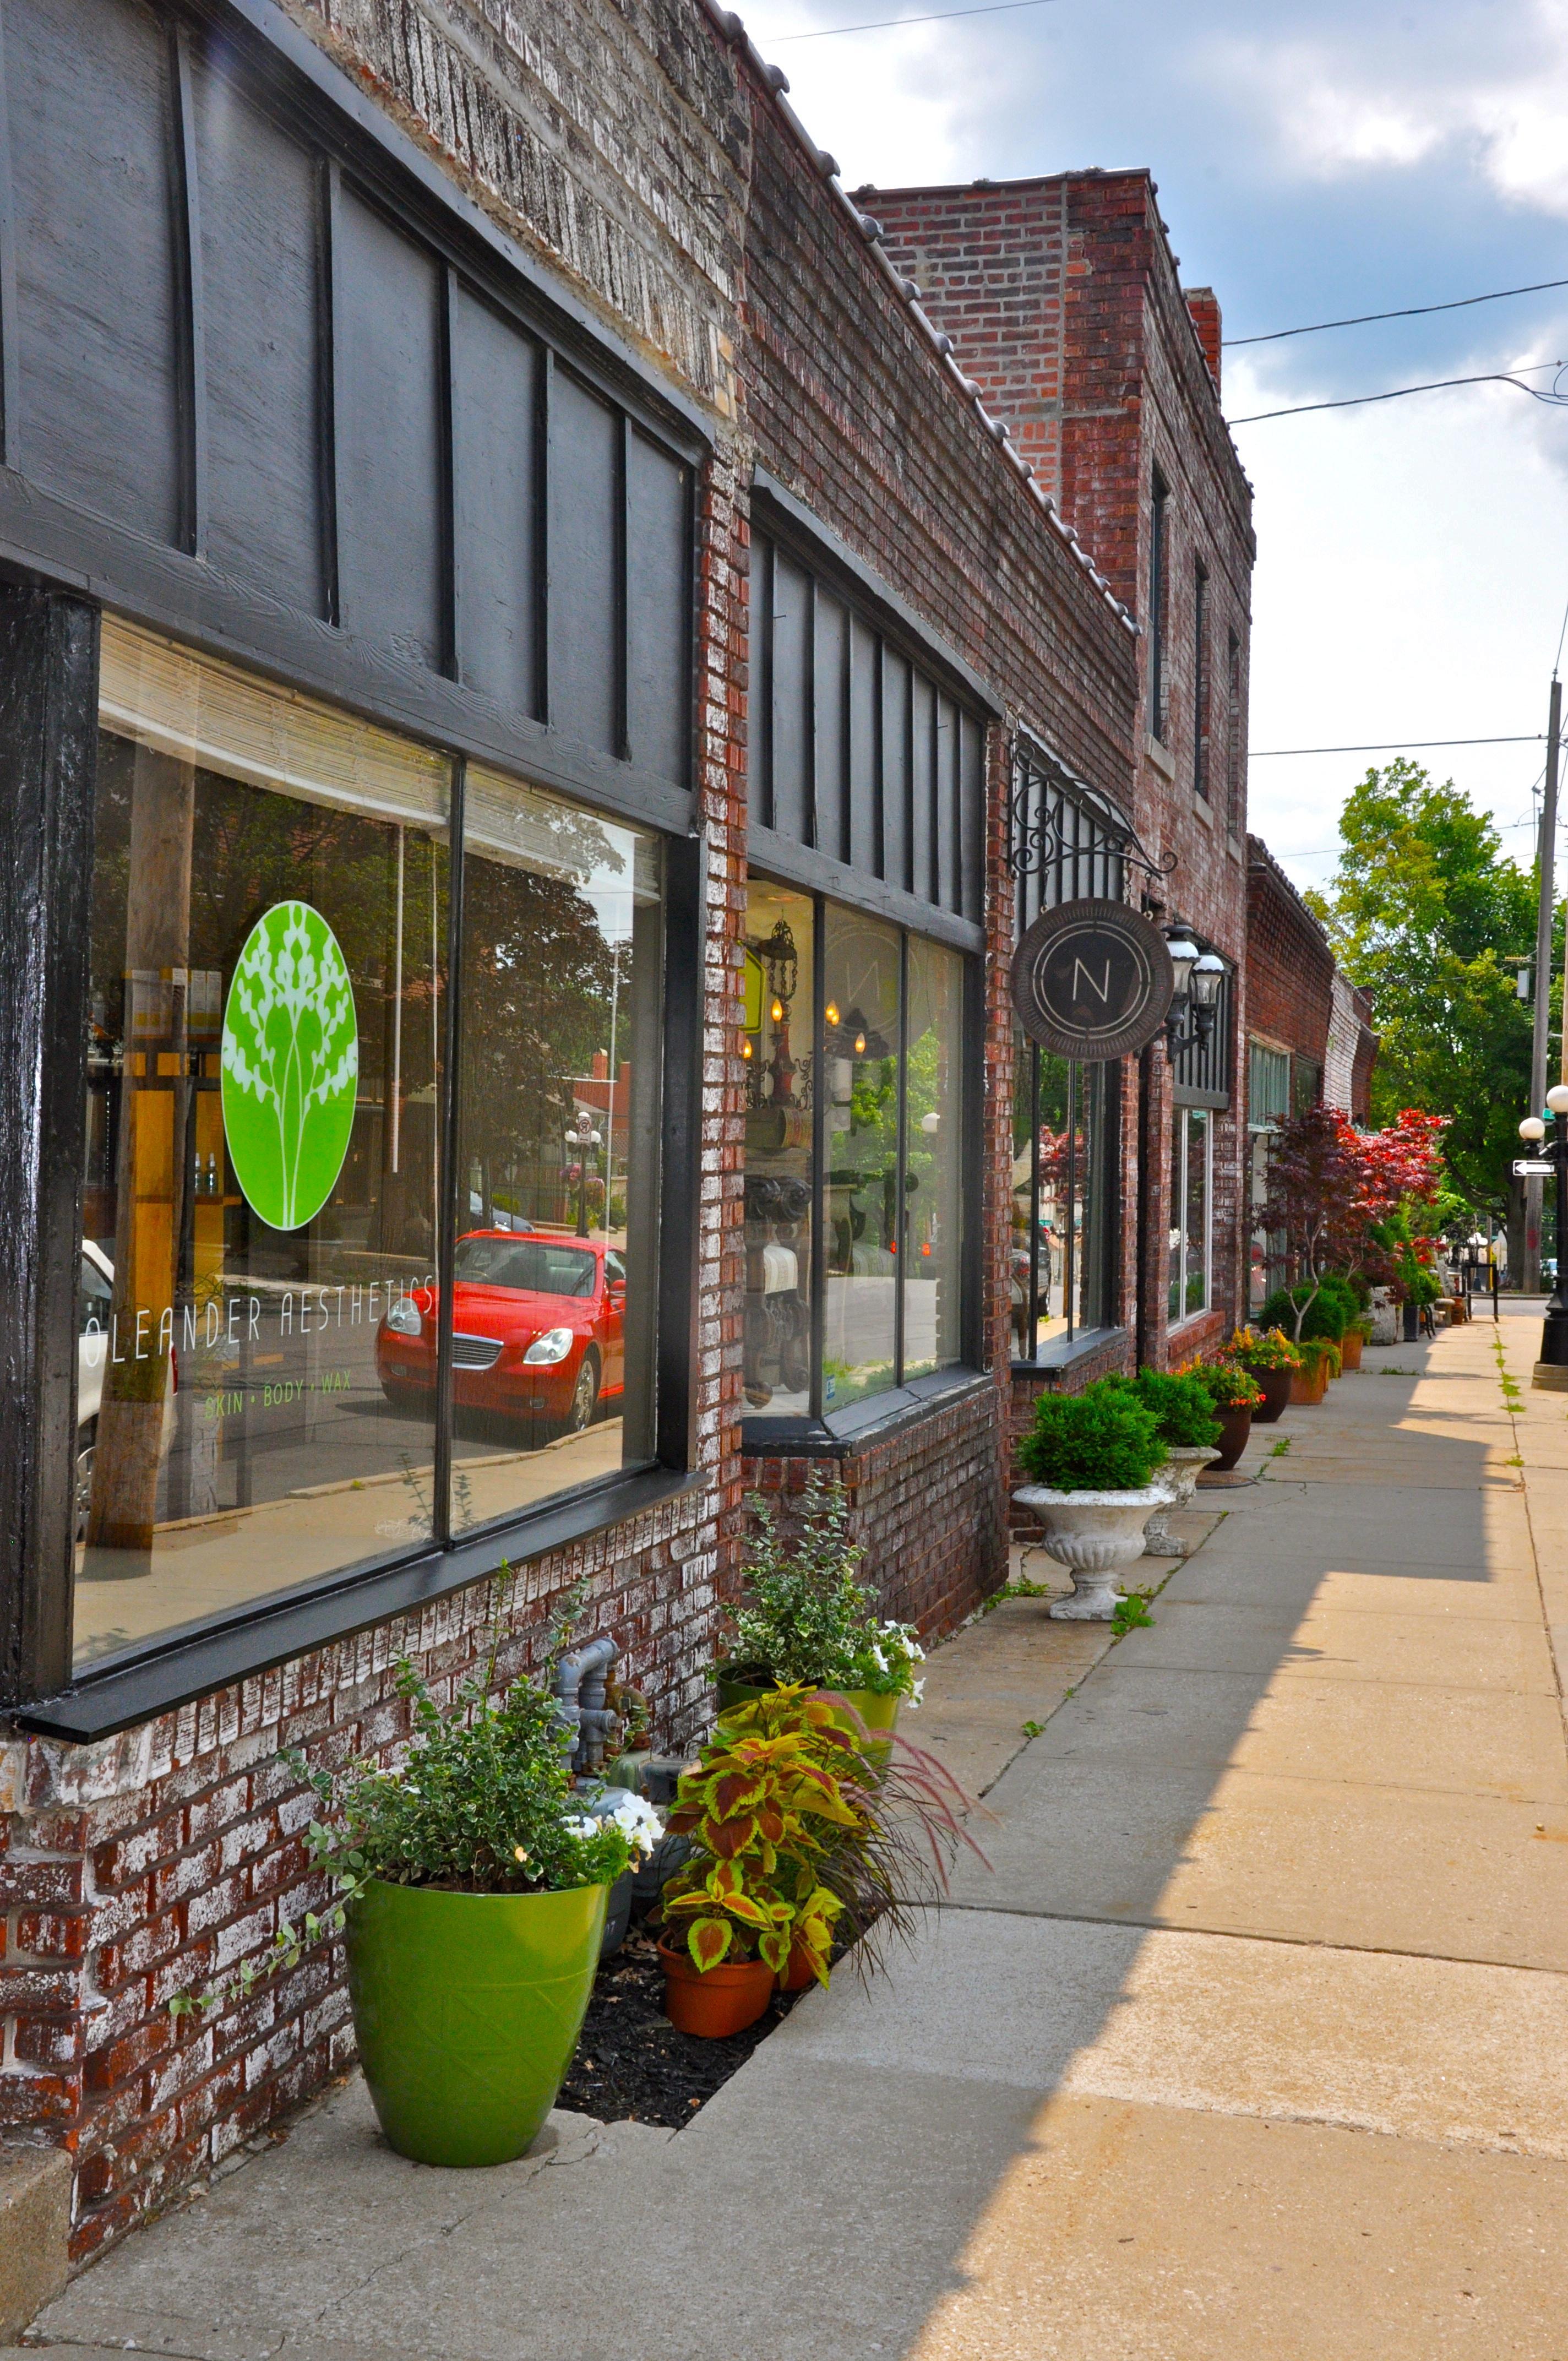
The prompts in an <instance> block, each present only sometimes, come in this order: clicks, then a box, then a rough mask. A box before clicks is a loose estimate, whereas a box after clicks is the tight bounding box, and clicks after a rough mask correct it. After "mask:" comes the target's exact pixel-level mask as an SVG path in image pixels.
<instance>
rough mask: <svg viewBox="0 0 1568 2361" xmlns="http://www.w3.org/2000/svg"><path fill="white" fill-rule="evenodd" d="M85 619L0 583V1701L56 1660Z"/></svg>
mask: <svg viewBox="0 0 1568 2361" xmlns="http://www.w3.org/2000/svg"><path fill="white" fill-rule="evenodd" d="M97 745H98V617H97V612H96V610H95V609H93V608H92V607H90V606H87V605H85V604H84V603H83V602H82V600H80V599H77V598H60V597H57V596H56V595H54V594H53V593H51V592H49V591H47V590H40V589H36V588H28V587H27V586H24V585H19V584H14V583H4V584H0V878H3V881H4V895H3V903H4V908H5V921H6V923H5V940H4V945H3V950H4V973H5V990H4V992H3V993H0V1421H3V1428H0V1702H3V1701H5V1700H9V1699H12V1698H15V1697H25V1696H28V1695H36V1694H37V1692H38V1690H39V1689H40V1688H50V1687H53V1686H56V1685H57V1684H58V1683H59V1682H60V1681H62V1680H65V1679H66V1678H68V1677H69V1675H70V1671H71V1556H72V1543H73V1538H74V1528H73V1515H74V1507H75V1493H76V1483H75V1460H76V1326H77V1322H76V1298H77V1288H78V1276H77V1269H78V1263H79V1260H80V1256H81V1246H80V1240H81V1235H82V1154H81V1141H82V1103H83V1099H84V1097H85V1093H86V1082H87V1073H86V1067H87V962H86V958H85V954H84V945H85V944H86V941H87V938H88V931H89V920H90V914H91V906H92V881H93V784H94V779H95V774H96V767H97Z"/></svg>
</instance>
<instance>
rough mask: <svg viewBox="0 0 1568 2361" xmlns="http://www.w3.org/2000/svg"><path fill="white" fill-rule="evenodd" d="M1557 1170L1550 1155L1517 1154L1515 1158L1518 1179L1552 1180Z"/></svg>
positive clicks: (1515, 1171)
mask: <svg viewBox="0 0 1568 2361" xmlns="http://www.w3.org/2000/svg"><path fill="white" fill-rule="evenodd" d="M1556 1170H1557V1167H1556V1165H1555V1164H1554V1163H1553V1162H1552V1159H1551V1157H1550V1156H1516V1157H1515V1159H1514V1179H1515V1180H1551V1178H1552V1174H1553V1173H1554V1172H1555V1171H1556Z"/></svg>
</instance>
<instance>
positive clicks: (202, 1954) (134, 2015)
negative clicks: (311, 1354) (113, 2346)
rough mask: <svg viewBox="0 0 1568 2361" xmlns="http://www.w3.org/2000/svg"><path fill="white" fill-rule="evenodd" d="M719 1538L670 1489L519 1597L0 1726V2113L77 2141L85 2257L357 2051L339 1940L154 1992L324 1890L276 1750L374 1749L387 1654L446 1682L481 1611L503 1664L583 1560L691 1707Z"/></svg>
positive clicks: (637, 1658)
mask: <svg viewBox="0 0 1568 2361" xmlns="http://www.w3.org/2000/svg"><path fill="white" fill-rule="evenodd" d="M714 1539H715V1535H714V1531H713V1528H712V1526H711V1524H708V1525H707V1526H706V1527H699V1526H696V1525H694V1522H693V1512H692V1510H691V1508H690V1507H688V1506H687V1505H686V1504H684V1503H679V1502H677V1503H674V1504H673V1505H671V1506H670V1507H668V1508H665V1509H661V1510H656V1511H653V1512H652V1513H651V1514H650V1515H648V1516H646V1517H644V1518H641V1519H640V1520H638V1521H637V1522H636V1523H635V1524H633V1525H628V1526H625V1527H620V1528H617V1529H615V1530H613V1531H611V1532H608V1533H605V1534H603V1535H601V1536H599V1537H598V1539H597V1540H596V1541H595V1542H594V1543H592V1544H591V1545H589V1546H587V1547H585V1548H583V1549H581V1550H579V1551H576V1552H574V1553H573V1554H572V1557H571V1559H570V1560H569V1561H568V1560H553V1561H544V1562H542V1563H541V1564H539V1565H533V1566H530V1567H529V1568H528V1569H527V1572H526V1574H525V1575H524V1576H523V1577H522V1578H521V1580H520V1582H519V1584H518V1586H517V1589H516V1592H515V1594H513V1595H512V1596H511V1597H510V1598H505V1599H503V1596H502V1592H501V1589H500V1587H499V1585H496V1584H478V1585H476V1586H475V1587H472V1588H470V1589H468V1590H465V1591H460V1592H457V1593H455V1595H454V1596H453V1597H451V1598H446V1599H444V1600H443V1601H442V1602H441V1603H440V1604H439V1605H437V1606H434V1607H432V1608H430V1609H427V1610H426V1611H425V1612H424V1613H423V1614H422V1615H420V1616H417V1617H409V1618H405V1619H400V1620H398V1621H396V1622H393V1623H389V1624H383V1625H381V1626H380V1627H378V1629H377V1630H375V1631H369V1632H365V1633H362V1634H360V1636H359V1637H358V1638H356V1639H353V1640H346V1641H344V1642H341V1643H340V1644H339V1645H337V1646H335V1647H332V1648H324V1649H321V1650H318V1651H317V1652H315V1653H313V1654H312V1655H309V1656H306V1657H302V1658H300V1659H298V1660H296V1661H295V1662H294V1663H292V1664H287V1665H284V1666H282V1667H281V1668H280V1670H278V1671H276V1672H272V1673H268V1674H264V1675H258V1676H257V1677H256V1678H254V1679H251V1680H247V1681H245V1682H242V1683H240V1684H239V1685H237V1686H236V1687H233V1688H230V1689H225V1690H221V1691H219V1692H218V1693H217V1694H216V1695H214V1696H212V1697H204V1698H203V1699H202V1700H201V1701H200V1703H199V1704H197V1705H192V1706H188V1707H186V1708H183V1709H182V1710H181V1712H179V1713H171V1714H166V1715H164V1716H161V1717H160V1718H159V1719H158V1720H156V1721H153V1722H150V1723H144V1724H143V1725H141V1726H140V1727H139V1728H137V1729H135V1730H129V1731H126V1733H125V1734H124V1735H123V1736H122V1737H119V1738H114V1739H109V1740H106V1741H104V1742H103V1743H101V1744H100V1745H97V1746H93V1747H65V1746H57V1745H54V1744H51V1743H46V1742H44V1741H32V1742H31V1743H25V1742H21V1741H13V1742H12V1743H11V1744H10V1745H8V1746H5V1747H3V1748H0V1802H4V1803H5V1805H6V1806H8V1808H9V1821H8V1844H7V1848H6V1851H5V1857H4V1859H3V1860H0V1929H3V1935H4V1941H3V1948H0V2006H3V2007H4V2009H5V2016H6V2019H7V2026H6V2040H5V2056H4V2062H3V2065H0V2134H4V2133H12V2134H14V2133H16V2132H17V2131H20V2132H22V2133H24V2134H25V2135H27V2136H32V2137H40V2136H41V2137H47V2138H49V2139H51V2140H54V2141H57V2142H60V2143H61V2144H63V2145H65V2146H67V2147H70V2148H71V2150H72V2151H73V2152H74V2154H75V2157H76V2159H77V2177H76V2178H77V2186H76V2213H75V2222H74V2227H73V2231H72V2238H71V2246H72V2252H73V2254H74V2255H75V2256H76V2257H78V2258H79V2259H80V2258H82V2257H86V2256H88V2255H91V2254H93V2253H94V2252H95V2251H96V2250H97V2249H98V2247H100V2246H102V2245H103V2244H104V2241H105V2240H106V2239H108V2238H111V2237H113V2236H114V2235H115V2234H116V2233H117V2232H119V2231H120V2230H122V2229H124V2228H125V2227H126V2225H127V2224H129V2223H131V2222H132V2221H134V2220H135V2219H137V2216H138V2215H139V2214H141V2213H145V2212H146V2211H147V2210H148V2208H149V2207H151V2206H154V2205H156V2204H158V2203H159V2202H160V2201H161V2200H162V2199H163V2198H165V2197H166V2196H167V2195H168V2194H169V2193H170V2191H172V2190H173V2189H175V2188H177V2187H179V2186H180V2185H181V2184H182V2183H184V2182H186V2181H188V2180H192V2179H196V2178H200V2177H201V2176H202V2175H203V2174H204V2173H206V2172H208V2171H210V2170H211V2169H213V2168H214V2166H216V2165H217V2164H219V2163H221V2162H222V2160H223V2158H225V2156H226V2155H227V2154H228V2153H229V2152H230V2150H231V2149H233V2148H234V2147H236V2146H237V2145H238V2144H239V2143H240V2142H242V2141H243V2140H246V2139H247V2138H250V2137H252V2136H255V2135H256V2134H258V2133H259V2132H263V2131H265V2129H266V2127H267V2126H268V2125H269V2124H270V2123H272V2122H274V2121H276V2120H277V2118H278V2117H279V2116H280V2115H281V2114H286V2113H287V2112H288V2110H289V2109H290V2108H291V2107H292V2106H294V2105H296V2104H297V2103H299V2101H300V2100H301V2099H302V2097H304V2096H305V2095H306V2094H307V2093H308V2092H310V2091H312V2090H313V2089H315V2088H317V2087H318V2086H319V2085H320V2083H321V2082H322V2081H323V2080H324V2079H325V2078H326V2076H327V2075H328V2074H329V2073H331V2072H332V2071H334V2070H336V2069H337V2068H338V2067H340V2066H342V2065H343V2064H345V2063H346V2062H347V2060H348V2059H350V2057H351V2056H352V2054H353V2037H352V2030H351V2028H350V2026H349V2024H348V2007H347V1995H346V1992H345V1985H344V1976H343V1962H342V1958H341V1955H340V1953H339V1951H338V1950H337V1949H335V1948H334V1949H331V1950H326V1949H323V1950H320V1951H317V1952H315V1953H313V1954H311V1955H309V1956H307V1957H306V1958H305V1959H304V1960H302V1961H301V1963H300V1965H299V1967H298V1968H297V1969H296V1970H295V1971H293V1972H292V1973H290V1974H283V1975H279V1976H274V1977H270V1978H269V1979H268V1980H267V1981H266V1982H264V1983H262V1984H260V1985H258V1988H257V1990H256V1991H255V1992H254V1993H252V1995H251V1997H250V1998H249V1999H248V2000H247V2001H243V2002H239V2001H236V2002H235V2003H233V2004H230V2005H228V2006H225V2007H224V2008H223V2009H221V2010H220V2011H218V2012H216V2013H215V2014H214V2015H213V2016H211V2017H207V2018H204V2019H203V2018H199V2017H193V2016H187V2017H184V2018H181V2020H179V2022H178V2023H176V2021H175V2020H173V2019H172V2018H171V2017H170V2014H169V2002H170V1998H171V1997H172V1996H173V1995H174V1994H176V1993H182V1992H196V1993H201V1992H203V1991H204V1990H206V1989H208V1988H209V1987H210V1984H211V1982H212V1980H213V1979H214V1978H217V1977H220V1976H223V1975H224V1974H225V1973H226V1972H227V1971H232V1970H233V1969H234V1968H235V1967H236V1965H237V1963H238V1962H239V1961H240V1960H245V1959H247V1958H253V1957H255V1956H256V1955H257V1954H258V1953H259V1952H261V1951H262V1950H263V1949H265V1948H266V1946H267V1944H268V1943H269V1939H270V1938H271V1936H272V1933H273V1931H274V1929H275V1927H277V1925H278V1923H279V1919H280V1916H287V1917H288V1918H289V1919H290V1920H291V1922H292V1923H293V1924H295V1925H298V1924H299V1922H300V1919H301V1917H302V1914H303V1912H304V1911H305V1910H307V1909H310V1908H317V1909H319V1908H320V1907H321V1906H322V1905H323V1901H324V1899H325V1898H326V1897H325V1894H324V1889H323V1881H322V1880H321V1879H320V1878H319V1877H318V1876H313V1875H311V1874H309V1873H308V1872H307V1869H306V1861H305V1851H304V1845H303V1838H302V1832H303V1830H304V1828H305V1827H306V1825H307V1823H308V1822H309V1820H310V1818H311V1817H312V1814H313V1802H312V1798H311V1795H310V1794H309V1791H308V1790H305V1789H302V1785H301V1783H300V1781H299V1779H298V1778H297V1777H296V1775H295V1773H294V1772H293V1771H292V1769H291V1767H290V1765H289V1763H287V1762H286V1761H285V1760H284V1759H283V1755H284V1750H285V1749H298V1750H299V1751H300V1752H302V1753H303V1754H304V1755H305V1757H306V1758H307V1759H308V1760H309V1761H310V1762H311V1763H313V1764H315V1765H338V1764H342V1763H346V1762H347V1761H349V1760H350V1759H351V1758H353V1757H355V1756H356V1755H359V1754H362V1753H367V1752H378V1753H381V1754H383V1755H385V1754H386V1753H387V1752H389V1750H391V1749H393V1748H395V1747H397V1746H398V1745H399V1744H400V1741H403V1740H405V1739H406V1738H407V1736H408V1732H409V1714H408V1708H407V1707H406V1706H405V1705H404V1704H403V1703H402V1701H401V1700H400V1698H399V1697H397V1696H396V1694H395V1686H394V1685H395V1666H396V1663H397V1660H398V1658H399V1657H400V1655H403V1654H407V1655H408V1656H409V1657H410V1658H411V1661H412V1662H413V1663H414V1664H416V1665H417V1666H418V1668H419V1670H420V1672H421V1673H422V1675H423V1676H424V1678H425V1679H426V1680H427V1681H428V1682H429V1683H430V1685H431V1687H432V1689H433V1693H434V1694H435V1696H436V1697H443V1698H444V1697H448V1696H450V1694H451V1692H452V1690H453V1689H454V1688H455V1686H457V1685H458V1684H459V1683H460V1682H461V1681H463V1680H465V1679H466V1678H468V1677H470V1676H471V1675H473V1674H474V1672H475V1671H476V1670H477V1668H478V1667H479V1666H480V1664H482V1663H483V1661H484V1657H485V1653H486V1651H487V1648H488V1642H489V1636H490V1630H491V1625H492V1619H493V1618H494V1617H495V1616H497V1615H498V1614H499V1615H500V1617H501V1619H502V1620H503V1623H504V1625H505V1627H506V1637H505V1638H504V1640H503V1643H502V1646H501V1649H500V1653H499V1677H500V1678H501V1679H503V1680H505V1679H511V1678H515V1676H516V1675H517V1674H518V1673H520V1672H521V1671H523V1670H525V1669H527V1668H528V1667H529V1666H530V1665H532V1664H534V1663H535V1662H537V1660H538V1656H539V1653H540V1649H541V1645H542V1642H543V1633H544V1629H545V1625H544V1620H543V1619H544V1613H545V1609H546V1607H547V1605H548V1603H549V1601H550V1599H551V1598H553V1597H554V1596H556V1595H558V1593H559V1591H560V1588H561V1587H562V1585H563V1582H564V1580H565V1579H566V1578H567V1577H568V1576H570V1577H571V1578H573V1579H576V1578H579V1577H583V1576H586V1577H587V1579H588V1581H589V1584H590V1587H591V1602H590V1604H589V1606H588V1607H587V1609H586V1619H587V1624H588V1626H589V1627H590V1628H594V1629H598V1630H606V1631H611V1632H613V1633H614V1634H615V1636H616V1637H617V1638H618V1639H619V1640H620V1642H621V1644H622V1646H623V1647H624V1649H625V1650H626V1652H627V1656H628V1660H629V1663H630V1665H631V1666H632V1667H633V1668H634V1669H635V1671H636V1673H637V1675H638V1677H639V1679H640V1680H641V1682H642V1683H643V1684H644V1685H645V1686H648V1687H649V1688H650V1689H651V1690H652V1694H653V1696H654V1697H655V1698H656V1700H657V1711H658V1720H659V1726H660V1730H661V1734H662V1735H663V1736H666V1737H667V1736H673V1735H675V1734H678V1733H681V1732H684V1731H686V1730H690V1729H691V1728H692V1727H693V1726H694V1723H696V1722H700V1720H701V1719H702V1718H703V1715H704V1713H705V1711H706V1706H707V1685H706V1683H705V1682H704V1680H703V1678H702V1675H701V1671H700V1669H699V1666H700V1664H701V1663H702V1662H703V1661H705V1660H706V1657H707V1654H708V1653H710V1652H711V1650H712V1647H713V1644H714V1638H713V1635H714V1628H715V1612H714V1610H715V1603H716V1592H715V1579H714V1577H715V1568H716V1564H717V1554H716V1551H715V1548H714Z"/></svg>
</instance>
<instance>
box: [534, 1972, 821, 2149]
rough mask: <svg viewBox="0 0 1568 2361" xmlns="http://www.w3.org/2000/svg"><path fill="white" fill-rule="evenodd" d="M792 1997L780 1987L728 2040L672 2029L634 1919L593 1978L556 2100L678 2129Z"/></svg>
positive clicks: (659, 1980) (602, 2117) (607, 2116)
mask: <svg viewBox="0 0 1568 2361" xmlns="http://www.w3.org/2000/svg"><path fill="white" fill-rule="evenodd" d="M798 1998H799V1994H798V1993H779V1994H778V1995H777V1997H776V1998H775V1999H774V2000H773V2003H772V2004H770V2006H769V2007H768V2008H767V2010H766V2011H765V2012H764V2014H763V2015H762V2016H760V2017H759V2018H758V2020H757V2022H756V2024H755V2025H749V2026H747V2027H746V2030H745V2031H744V2033H736V2034H731V2036H730V2037H729V2040H727V2041H703V2040H699V2039H698V2038H697V2037H696V2035H695V2034H690V2033H677V2032H676V2031H675V2028H674V2026H673V2025H672V2024H671V2023H670V2020H669V2018H668V2017H667V2016H666V2015H664V1971H663V1968H662V1967H661V1966H660V1965H659V1950H658V1945H657V1942H656V1941H655V1939H654V1938H653V1936H652V1934H651V1933H649V1932H648V1931H647V1930H646V1929H645V1928H643V1927H632V1929H631V1931H630V1934H629V1935H628V1936H627V1938H626V1940H625V1942H624V1943H623V1944H622V1945H621V1947H620V1950H619V1951H617V1952H615V1953H614V1954H613V1955H612V1956H611V1957H610V1958H609V1959H608V1960H605V1962H604V1964H603V1966H602V1967H601V1968H600V1969H599V1971H598V1978H597V1979H596V1981H595V1983H594V1994H593V1998H592V1999H591V2000H590V2001H589V2003H588V2013H587V2016H586V2017H585V2019H584V2020H583V2031H582V2037H581V2039H580V2040H579V2041H578V2043H577V2054H576V2057H575V2058H574V2059H573V2060H572V2065H571V2070H570V2072H569V2073H568V2074H567V2076H566V2079H565V2081H564V2082H563V2083H562V2085H561V2095H560V2097H559V2098H558V2099H557V2101H556V2104H557V2106H562V2107H571V2108H575V2109H576V2110H577V2112H578V2113H580V2114H586V2115H597V2116H598V2120H599V2121H600V2123H606V2124H618V2123H633V2124H663V2125H665V2126H666V2127H667V2128H668V2129H670V2130H672V2131H674V2130H678V2129H679V2128H680V2126H681V2125H682V2124H689V2123H690V2121H691V2119H692V2117H693V2116H694V2115H695V2114H696V2112H697V2109H698V2108H699V2107H700V2106H702V2104H703V2103H704V2102H705V2101H706V2100H707V2099H711V2098H712V2096H713V2094H714V2092H716V2091H718V2090H722V2089H723V2087H724V2085H725V2083H726V2082H728V2081H729V2077H730V2076H731V2074H733V2073H734V2072H735V2071H736V2070H737V2069H738V2068H739V2067H741V2066H744V2064H745V2063H746V2060H747V2059H748V2058H750V2056H751V2052H752V2050H753V2049H755V2048H756V2047H757V2044H758V2043H759V2042H760V2041H765V2040H766V2039H767V2037H768V2036H769V2034H770V2033H772V2032H773V2028H774V2026H778V2025H781V2024H782V2023H783V2022H784V2018H785V2017H786V2016H787V2015H789V2012H790V2010H791V2009H792V2008H793V2007H794V2006H795V2002H796V2000H797V1999H798Z"/></svg>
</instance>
